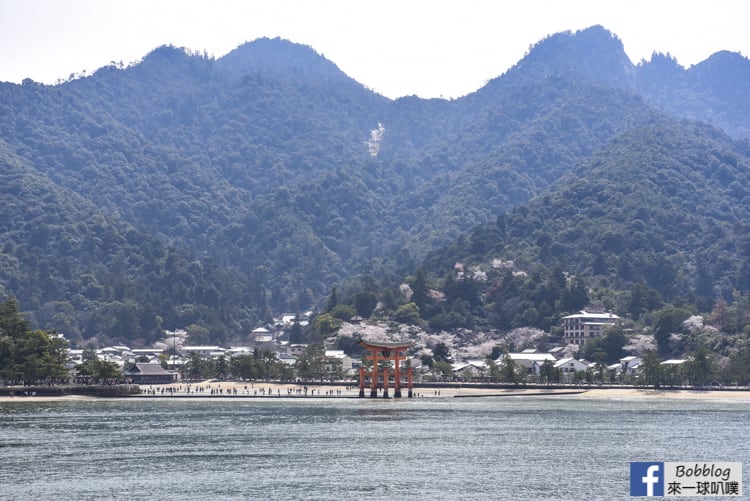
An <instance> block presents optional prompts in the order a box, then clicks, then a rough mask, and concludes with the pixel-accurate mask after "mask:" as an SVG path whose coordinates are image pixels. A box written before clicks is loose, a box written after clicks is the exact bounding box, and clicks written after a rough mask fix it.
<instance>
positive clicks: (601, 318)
mask: <svg viewBox="0 0 750 501" xmlns="http://www.w3.org/2000/svg"><path fill="white" fill-rule="evenodd" d="M562 321H563V339H564V340H565V342H566V343H568V344H575V345H579V346H580V345H583V344H585V343H586V340H588V339H593V338H596V337H600V336H603V335H604V334H605V332H606V330H607V328H609V327H611V326H613V325H617V324H618V323H620V317H619V316H617V315H615V314H614V313H612V312H610V311H604V309H603V308H589V309H587V310H582V311H580V312H579V313H576V314H574V315H568V316H565V317H563V318H562Z"/></svg>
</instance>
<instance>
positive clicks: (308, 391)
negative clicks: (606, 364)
mask: <svg viewBox="0 0 750 501" xmlns="http://www.w3.org/2000/svg"><path fill="white" fill-rule="evenodd" d="M141 392H142V393H141V394H140V395H134V396H129V397H122V398H161V397H163V398H170V397H172V398H173V397H185V398H210V397H230V398H235V397H245V398H253V397H257V398H270V397H273V398H280V397H285V398H358V396H359V388H358V387H357V386H356V385H352V386H340V385H326V384H312V383H307V384H302V383H300V384H291V383H290V384H287V383H259V382H255V383H249V382H248V383H246V382H232V381H211V380H209V381H201V382H191V383H185V382H181V383H172V384H166V385H141ZM413 394H414V397H417V398H472V397H474V398H479V397H487V398H492V397H532V396H546V397H550V396H560V397H561V398H570V399H579V398H584V399H591V398H599V399H647V400H649V399H663V398H669V399H691V400H736V401H747V402H750V389H743V390H734V389H729V390H724V391H719V390H703V391H702V390H673V389H658V390H655V389H643V388H631V387H628V388H597V387H576V386H571V387H566V388H556V389H546V388H544V387H530V388H524V389H503V388H478V387H474V386H472V385H461V386H450V387H447V386H446V387H440V388H437V387H422V386H415V388H414V390H413ZM366 395H367V397H368V398H369V389H367V390H366ZM390 395H391V396H393V389H392V388H391V390H390ZM402 395H403V397H404V398H405V397H406V389H402ZM96 399H97V397H90V396H81V395H65V396H13V397H10V396H0V403H3V402H19V401H34V402H44V401H66V400H73V401H87V400H96Z"/></svg>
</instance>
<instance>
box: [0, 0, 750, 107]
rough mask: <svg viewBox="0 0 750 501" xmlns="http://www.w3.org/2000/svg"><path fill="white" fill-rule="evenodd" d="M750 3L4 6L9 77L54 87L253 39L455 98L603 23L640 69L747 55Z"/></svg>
mask: <svg viewBox="0 0 750 501" xmlns="http://www.w3.org/2000/svg"><path fill="white" fill-rule="evenodd" d="M749 20H750V1H749V0H711V1H710V2H709V1H705V0H692V1H691V0H624V1H621V0H523V1H502V0H495V1H480V0H457V1H442V0H425V1H421V0H415V1H410V0H396V1H392V0H380V1H374V0H373V1H358V0H328V1H313V0H309V1H301V0H272V1H251V0H245V1H231V0H212V1H198V0H161V1H160V0H0V81H10V82H17V83H18V82H20V81H21V80H23V79H24V78H27V77H28V78H31V79H33V80H36V81H38V82H44V83H55V81H56V80H57V79H58V78H63V79H65V78H67V77H68V75H70V74H71V73H80V72H82V71H83V70H86V71H87V72H89V73H91V72H93V71H95V70H96V69H98V68H100V67H102V66H104V65H107V64H109V62H110V61H116V62H119V61H123V62H124V63H125V64H128V63H130V62H134V61H139V60H140V59H141V58H143V56H145V55H146V54H147V53H148V52H150V51H151V50H152V49H154V48H156V47H158V46H160V45H165V44H173V45H175V46H178V47H186V48H189V49H195V50H201V51H203V50H206V51H207V52H208V53H209V54H212V55H214V56H216V57H220V56H222V55H224V54H226V53H227V52H229V51H231V50H232V49H234V48H235V47H237V46H238V45H240V44H242V43H244V42H245V41H250V40H254V39H256V38H259V37H264V36H267V37H277V36H280V37H282V38H286V39H289V40H291V41H293V42H298V43H302V44H306V45H310V46H311V47H313V48H314V49H315V50H316V51H317V52H319V53H321V54H323V55H324V56H325V57H326V58H328V59H329V60H331V61H333V62H334V63H336V65H338V67H339V68H341V69H342V70H343V71H344V72H345V73H347V74H348V75H349V76H351V77H352V78H354V79H356V80H357V81H359V82H361V83H362V84H364V85H366V86H368V87H370V88H371V89H373V90H375V91H377V92H379V93H381V94H383V95H386V96H388V97H399V96H404V95H411V94H416V95H418V96H420V97H437V96H444V97H458V96H461V95H464V94H467V93H469V92H472V91H474V90H476V89H477V88H479V87H480V86H481V85H483V84H484V82H485V81H486V80H488V79H490V78H493V77H496V76H499V75H500V74H502V73H503V72H504V71H505V70H507V69H508V68H510V67H511V66H512V65H514V64H515V63H516V62H518V61H519V60H520V59H521V58H522V57H523V55H524V53H525V52H526V51H527V50H528V48H529V46H530V45H532V44H534V43H536V42H538V41H539V40H540V39H541V38H543V37H545V36H546V35H549V34H553V33H557V32H559V31H565V30H573V31H575V30H579V29H582V28H586V27H588V26H591V25H594V24H601V25H602V26H604V27H605V28H607V29H609V30H610V31H612V32H613V33H615V34H616V35H617V36H618V37H619V38H620V39H621V40H622V41H623V44H624V46H625V51H626V52H627V54H628V56H629V57H630V59H631V60H632V61H633V62H638V61H640V60H641V59H644V58H645V59H649V58H650V56H651V53H652V52H654V51H659V52H665V53H666V52H669V53H670V54H671V55H672V56H674V57H676V58H677V60H678V62H679V63H680V64H682V65H683V66H686V67H689V66H691V65H693V64H696V63H698V62H700V61H702V60H704V59H706V58H707V57H708V56H709V55H711V54H713V53H714V52H716V51H718V50H723V49H726V50H731V51H735V52H740V53H742V54H743V55H745V56H748V55H750V29H748V27H747V23H748V21H749Z"/></svg>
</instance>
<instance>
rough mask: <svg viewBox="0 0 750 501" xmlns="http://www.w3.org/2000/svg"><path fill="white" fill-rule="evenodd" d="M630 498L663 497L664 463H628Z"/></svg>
mask: <svg viewBox="0 0 750 501" xmlns="http://www.w3.org/2000/svg"><path fill="white" fill-rule="evenodd" d="M630 495H631V496H663V495H664V463H636V462H633V463H630Z"/></svg>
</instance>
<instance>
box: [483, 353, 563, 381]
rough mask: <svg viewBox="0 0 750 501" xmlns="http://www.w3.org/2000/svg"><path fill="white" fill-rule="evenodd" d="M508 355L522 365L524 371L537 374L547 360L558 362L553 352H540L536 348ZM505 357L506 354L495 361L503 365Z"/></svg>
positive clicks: (551, 362) (552, 362)
mask: <svg viewBox="0 0 750 501" xmlns="http://www.w3.org/2000/svg"><path fill="white" fill-rule="evenodd" d="M507 356H508V357H510V359H511V360H513V362H515V363H516V365H518V366H519V367H521V368H522V369H523V370H524V372H526V373H527V374H535V375H537V376H538V375H539V372H540V371H541V369H542V365H544V363H545V362H549V363H550V364H554V363H555V362H557V359H556V358H555V357H554V356H553V355H552V354H551V353H538V352H536V350H524V351H523V352H521V353H508V355H507ZM504 358H505V355H503V356H501V357H500V358H498V359H497V360H496V361H495V363H497V364H498V365H502V364H503V361H504Z"/></svg>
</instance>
